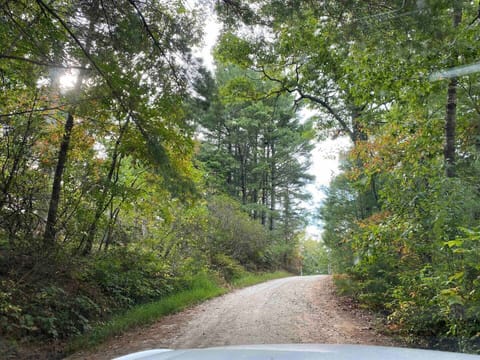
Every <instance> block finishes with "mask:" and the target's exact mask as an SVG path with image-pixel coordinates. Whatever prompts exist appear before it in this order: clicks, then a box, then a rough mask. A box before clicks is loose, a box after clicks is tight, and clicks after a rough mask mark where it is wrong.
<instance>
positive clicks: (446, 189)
mask: <svg viewBox="0 0 480 360" xmlns="http://www.w3.org/2000/svg"><path fill="white" fill-rule="evenodd" d="M220 12H221V14H222V16H224V17H225V18H226V19H227V20H229V21H230V22H229V24H230V26H229V27H228V28H227V30H226V31H225V32H224V34H223V35H222V36H221V39H220V45H219V50H218V53H219V55H220V57H221V59H222V60H223V61H226V62H233V63H235V64H237V65H238V66H243V67H245V68H249V69H251V71H254V72H255V73H256V74H257V75H258V77H259V78H261V79H269V80H270V81H272V83H273V84H274V85H273V88H272V89H270V90H269V91H268V92H266V95H267V96H274V95H275V94H278V93H282V94H283V93H288V94H292V93H293V94H295V95H296V102H298V103H304V104H308V105H309V106H310V107H312V108H314V109H316V110H317V112H318V119H317V120H318V121H317V123H316V124H317V127H318V129H319V130H320V131H321V133H322V134H324V135H333V136H341V135H343V136H348V137H349V138H350V139H351V141H352V147H351V149H350V150H349V151H348V152H347V153H345V154H343V155H344V156H343V158H344V160H343V171H342V173H341V174H340V175H339V176H337V177H336V178H335V179H334V180H333V182H332V184H331V186H330V189H329V191H328V194H327V195H328V196H327V199H326V200H325V202H324V204H323V206H322V208H321V209H320V217H321V219H322V221H323V223H324V233H323V241H324V243H325V245H326V246H327V247H328V249H329V254H330V257H331V265H332V267H333V270H334V272H336V273H337V274H342V275H341V276H338V282H339V284H340V285H341V288H343V289H344V290H345V291H349V292H350V293H352V294H354V295H355V296H357V297H358V299H360V300H361V301H362V302H363V303H364V304H366V305H367V306H369V307H371V308H374V309H377V310H379V311H382V312H384V313H385V314H386V315H387V316H388V321H389V323H390V326H391V328H392V329H396V330H398V331H400V332H402V333H403V334H405V335H406V337H407V338H408V339H409V340H411V343H412V344H417V345H418V344H424V345H428V346H441V347H443V348H446V349H450V350H461V351H474V352H478V351H480V337H479V334H480V298H479V297H478V285H479V283H478V281H479V277H480V268H479V266H478V264H479V262H480V258H479V256H480V255H479V254H480V253H479V252H478V250H479V249H478V240H479V239H480V231H479V225H480V223H479V220H480V216H479V214H480V209H479V204H480V194H479V186H478V178H479V175H480V174H479V163H478V161H479V155H480V153H479V151H480V146H479V144H480V142H479V139H480V132H479V130H480V126H479V122H480V112H479V99H480V93H479V90H480V88H479V86H478V80H479V77H478V63H477V61H478V55H479V52H478V49H479V48H478V46H477V43H478V39H479V26H480V22H479V17H478V3H476V2H473V1H453V2H451V1H381V0H378V1H377V0H370V1H355V0H354V1H322V2H307V1H294V0H293V1H286V2H280V1H275V0H265V1H243V2H239V3H238V6H237V7H236V8H235V9H234V10H232V9H230V8H229V7H227V6H224V5H221V6H220ZM235 17H241V18H242V19H243V25H242V26H239V25H238V22H237V21H234V20H235ZM246 27H251V28H252V29H253V28H254V29H255V31H250V32H248V31H245V28H246Z"/></svg>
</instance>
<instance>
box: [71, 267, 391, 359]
mask: <svg viewBox="0 0 480 360" xmlns="http://www.w3.org/2000/svg"><path fill="white" fill-rule="evenodd" d="M281 343H333V344H335V343H348V344H376V345H394V343H393V342H392V340H390V339H389V338H387V337H385V336H382V335H381V334H378V333H376V332H375V331H374V330H373V320H372V319H371V317H370V316H369V315H368V314H366V313H363V312H361V311H359V310H356V309H354V307H352V306H351V305H349V303H348V302H345V301H342V300H339V299H338V297H337V296H336V295H335V294H334V289H333V284H332V279H331V277H329V276H326V275H319V276H304V277H290V278H285V279H279V280H273V281H269V282H266V283H263V284H259V285H255V286H251V287H248V288H245V289H241V290H236V291H234V292H232V293H229V294H226V295H224V296H221V297H218V298H215V299H213V300H210V301H207V302H205V303H203V304H201V305H199V306H196V307H194V308H191V309H189V310H187V311H184V312H182V313H178V314H175V315H171V316H167V317H166V318H164V319H162V320H161V321H159V322H158V323H156V324H154V325H152V326H150V327H148V328H144V329H137V330H135V331H131V332H129V333H127V334H125V335H123V336H121V337H118V338H116V339H113V340H111V341H109V342H107V343H106V344H104V345H102V346H101V347H100V348H99V349H97V350H96V351H95V353H78V354H75V355H74V356H72V357H70V359H111V358H112V357H115V356H120V355H123V354H126V353H130V352H134V351H139V350H145V349H151V348H165V347H167V348H195V347H209V346H222V345H241V344H281Z"/></svg>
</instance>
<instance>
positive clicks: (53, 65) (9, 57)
mask: <svg viewBox="0 0 480 360" xmlns="http://www.w3.org/2000/svg"><path fill="white" fill-rule="evenodd" d="M0 59H7V60H14V61H24V62H28V63H30V64H34V65H39V66H47V67H52V68H60V69H79V70H90V69H88V68H86V67H83V66H75V65H63V64H55V63H51V62H45V61H39V60H33V59H28V58H24V57H20V56H15V55H6V54H0Z"/></svg>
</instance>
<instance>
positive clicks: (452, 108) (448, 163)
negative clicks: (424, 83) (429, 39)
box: [443, 0, 462, 178]
mask: <svg viewBox="0 0 480 360" xmlns="http://www.w3.org/2000/svg"><path fill="white" fill-rule="evenodd" d="M461 21H462V4H461V1H460V0H458V1H455V2H454V12H453V27H454V28H455V29H456V28H458V25H459V24H460V22H461ZM453 58H454V60H453V64H455V58H456V51H455V50H454V51H453ZM457 86H458V79H457V78H456V77H453V78H451V79H450V81H449V83H448V91H447V105H446V112H445V146H444V150H443V155H444V163H445V175H446V176H447V177H449V178H451V177H454V176H455V130H456V126H457V124H456V123H457Z"/></svg>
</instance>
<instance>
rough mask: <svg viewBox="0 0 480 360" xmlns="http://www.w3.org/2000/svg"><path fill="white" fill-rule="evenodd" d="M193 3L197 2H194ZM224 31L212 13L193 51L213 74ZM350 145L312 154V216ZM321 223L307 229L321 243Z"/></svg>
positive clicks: (333, 143)
mask: <svg viewBox="0 0 480 360" xmlns="http://www.w3.org/2000/svg"><path fill="white" fill-rule="evenodd" d="M192 1H194V0H192ZM220 30H221V24H220V23H219V22H218V21H217V20H216V17H215V15H214V14H213V13H210V15H209V16H208V17H207V18H206V20H205V36H204V41H203V46H201V47H199V48H197V49H195V50H194V54H195V55H196V56H198V57H200V58H202V59H203V61H204V64H205V66H206V67H207V68H208V69H210V70H211V71H213V70H214V69H215V65H214V61H213V56H212V50H213V47H214V46H215V43H216V41H217V39H218V36H219V33H220ZM313 113H314V112H312V111H310V110H305V111H301V112H300V116H301V117H308V116H312V115H313ZM349 146H350V140H349V139H348V138H346V137H338V138H337V139H326V140H322V141H319V142H318V143H317V144H316V146H315V148H314V150H313V151H312V159H311V160H312V166H311V167H310V171H309V173H310V174H312V175H314V176H315V181H314V182H313V183H312V184H309V185H307V191H308V192H309V193H310V194H311V195H312V199H311V200H310V201H309V202H308V203H306V204H305V207H306V208H307V210H308V212H309V213H310V214H315V213H317V211H318V207H319V206H320V204H321V202H322V200H323V199H324V198H325V192H324V189H325V188H326V187H328V185H329V184H330V181H331V179H332V178H333V177H334V176H335V175H337V174H338V173H339V164H340V162H339V152H340V151H342V150H346V149H347V148H348V147H349ZM321 232H322V230H321V224H318V223H317V224H315V223H314V222H313V221H312V223H311V224H310V225H309V226H307V229H306V233H307V236H309V237H311V238H313V239H317V240H320V239H321Z"/></svg>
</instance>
